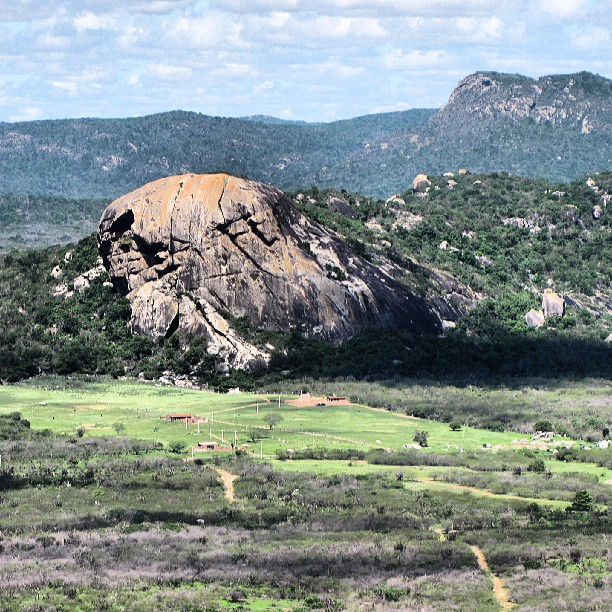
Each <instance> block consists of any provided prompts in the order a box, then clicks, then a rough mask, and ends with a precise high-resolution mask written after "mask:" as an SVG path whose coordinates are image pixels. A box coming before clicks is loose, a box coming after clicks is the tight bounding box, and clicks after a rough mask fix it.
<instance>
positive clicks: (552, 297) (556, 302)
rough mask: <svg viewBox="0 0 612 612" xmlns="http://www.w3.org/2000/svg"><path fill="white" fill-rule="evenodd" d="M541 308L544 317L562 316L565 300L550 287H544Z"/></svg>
mask: <svg viewBox="0 0 612 612" xmlns="http://www.w3.org/2000/svg"><path fill="white" fill-rule="evenodd" d="M542 310H543V311H544V317H545V318H546V319H548V318H549V317H562V316H563V315H564V314H565V300H564V299H563V296H562V295H559V294H558V293H555V292H554V291H553V290H552V289H545V290H544V296H543V297H542Z"/></svg>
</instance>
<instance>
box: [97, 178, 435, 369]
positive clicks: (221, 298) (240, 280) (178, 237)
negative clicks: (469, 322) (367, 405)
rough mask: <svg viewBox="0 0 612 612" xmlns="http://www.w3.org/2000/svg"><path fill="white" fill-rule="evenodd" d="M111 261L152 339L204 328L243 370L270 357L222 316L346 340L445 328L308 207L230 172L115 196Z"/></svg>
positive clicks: (106, 253)
mask: <svg viewBox="0 0 612 612" xmlns="http://www.w3.org/2000/svg"><path fill="white" fill-rule="evenodd" d="M98 239H99V245H100V250H101V253H102V257H103V261H104V264H105V266H106V268H107V269H108V271H109V275H110V277H111V279H112V280H113V283H114V285H115V287H116V289H117V290H118V291H119V292H121V293H122V294H125V295H127V296H128V298H129V299H130V301H131V303H132V326H133V328H134V329H135V330H137V331H139V332H141V333H145V334H147V335H149V336H152V337H160V336H166V337H167V336H169V335H171V334H172V333H175V332H176V331H181V332H183V333H184V334H185V335H188V336H189V335H204V336H206V338H207V340H208V347H209V348H208V350H209V352H211V353H216V354H219V355H222V356H223V357H224V359H225V360H226V361H227V363H229V364H231V365H232V366H235V367H248V366H249V365H250V364H253V363H261V362H262V361H265V360H266V359H267V357H268V356H267V355H266V354H265V352H262V351H261V350H260V349H258V348H256V347H254V346H252V345H250V344H249V343H248V342H246V341H244V340H242V339H241V338H240V337H239V336H238V334H236V333H235V332H234V331H233V330H232V329H231V325H230V323H229V322H228V321H227V320H226V319H225V318H224V317H223V316H222V315H221V314H220V313H221V312H229V313H231V315H232V316H235V317H245V318H247V319H248V320H249V321H250V322H251V323H252V324H253V325H254V326H256V327H261V328H266V329H273V330H280V331H286V332H289V331H291V330H294V329H297V330H299V331H300V332H301V333H303V334H304V335H305V336H307V337H319V338H322V339H325V340H330V341H332V342H341V341H344V340H346V339H348V338H350V337H352V336H353V335H355V334H356V333H358V332H359V331H360V330H361V329H363V328H365V327H378V326H392V327H402V328H407V329H410V330H411V331H413V332H416V333H432V334H438V333H440V332H441V331H442V323H441V321H440V317H439V315H438V312H437V311H436V308H435V307H433V306H432V305H431V304H430V303H428V302H427V300H425V299H424V298H422V297H418V296H416V295H414V294H413V293H412V292H411V291H410V290H409V289H408V287H406V286H405V285H403V284H402V283H400V282H398V281H397V280H395V278H393V276H394V275H396V276H397V277H398V278H399V277H400V276H401V271H400V270H399V269H396V268H395V267H394V266H393V265H392V264H389V266H387V268H389V269H387V268H386V269H385V271H383V270H381V269H380V268H378V267H376V266H375V265H373V264H372V263H370V262H368V261H367V260H365V259H363V258H361V257H359V256H357V255H356V254H355V253H354V252H353V251H352V250H351V249H350V247H349V246H348V245H347V244H346V243H345V242H343V241H342V240H341V239H340V238H339V236H337V235H336V234H335V233H333V232H332V231H330V230H327V229H326V228H324V227H322V226H320V225H318V224H317V223H315V222H313V221H311V220H310V219H308V218H307V217H305V216H304V215H302V214H301V213H300V212H299V211H298V210H297V209H296V208H295V207H294V206H293V204H292V203H291V202H290V201H289V199H288V198H286V197H285V196H284V194H282V193H281V192H280V191H278V190H277V189H274V188H273V187H270V186H268V185H263V184H261V183H257V182H254V181H248V180H243V179H238V178H235V177H232V176H228V175H224V174H213V175H182V176H179V177H169V178H166V179H161V180H158V181H155V182H153V183H150V184H148V185H145V186H144V187H142V188H141V189H138V190H136V191H134V192H132V193H130V194H128V195H126V196H123V197H122V198H120V199H119V200H116V201H115V202H113V203H112V204H111V205H110V206H109V207H108V208H107V209H106V211H105V212H104V214H103V216H102V219H101V221H100V227H99V234H98Z"/></svg>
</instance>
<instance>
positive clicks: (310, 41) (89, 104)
mask: <svg viewBox="0 0 612 612" xmlns="http://www.w3.org/2000/svg"><path fill="white" fill-rule="evenodd" d="M611 7H612V4H611V3H610V2H609V0H531V1H529V0H528V1H524V2H517V1H511V0H2V2H1V3H0V66H1V69H0V121H11V122H12V121H26V120H34V119H57V118H68V117H129V116H139V115H147V114H152V113H157V112H163V111H167V110H173V109H182V110H190V111H196V112H200V113H204V114H207V115H219V116H233V117H239V116H246V115H255V114H265V115H273V116H276V117H281V118H285V119H299V120H305V121H333V120H337V119H345V118H350V117H355V116H359V115H365V114H370V113H379V112H386V111H395V110H405V109H409V108H435V107H439V106H441V105H443V104H444V103H445V102H446V100H447V99H448V96H449V94H450V93H451V91H452V90H453V88H454V87H455V85H456V84H457V83H458V82H459V81H460V80H461V79H462V78H464V77H465V76H467V75H468V74H471V73H473V72H476V71H481V70H487V71H498V72H513V73H517V72H518V73H521V74H525V75H528V76H532V77H536V76H543V75H546V74H559V73H570V72H579V71H581V70H588V71H591V72H595V73H597V74H600V75H603V76H606V77H608V78H610V77H612V61H611V58H612V35H611V31H612V28H611V26H612V8H611Z"/></svg>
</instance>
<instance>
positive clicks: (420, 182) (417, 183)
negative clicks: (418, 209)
mask: <svg viewBox="0 0 612 612" xmlns="http://www.w3.org/2000/svg"><path fill="white" fill-rule="evenodd" d="M430 185H431V181H430V180H429V178H427V175H426V174H417V175H416V176H415V177H414V179H413V180H412V190H413V191H415V192H417V193H424V192H425V191H427V188H428V187H429V186H430Z"/></svg>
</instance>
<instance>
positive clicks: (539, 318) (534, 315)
mask: <svg viewBox="0 0 612 612" xmlns="http://www.w3.org/2000/svg"><path fill="white" fill-rule="evenodd" d="M525 322H526V323H527V325H529V327H542V325H544V322H545V319H544V315H543V314H542V312H541V311H540V310H534V309H533V308H532V309H531V310H530V311H529V312H528V313H527V314H526V315H525Z"/></svg>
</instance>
